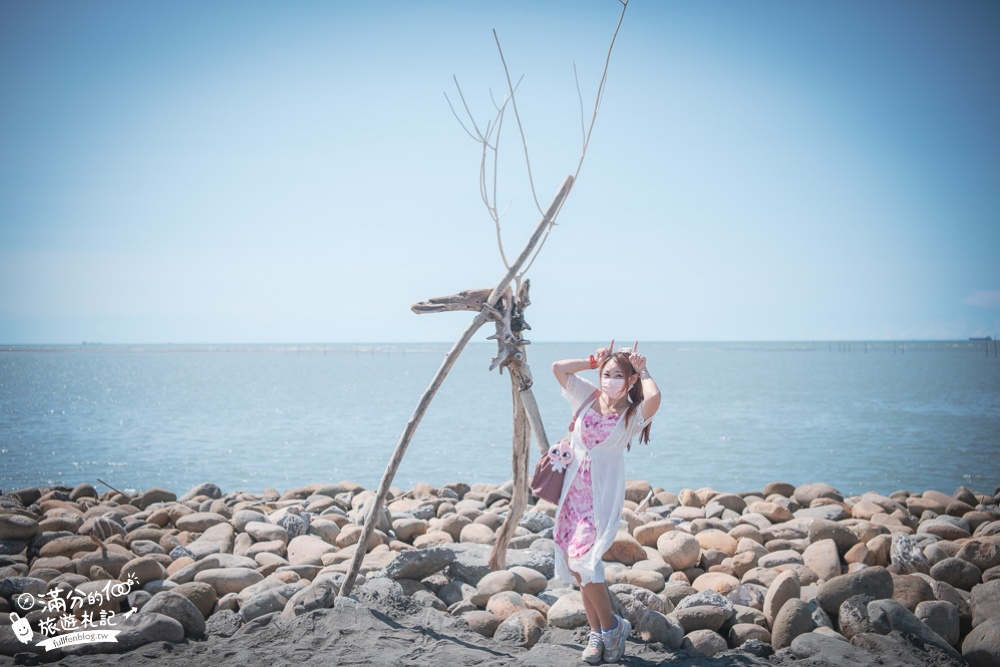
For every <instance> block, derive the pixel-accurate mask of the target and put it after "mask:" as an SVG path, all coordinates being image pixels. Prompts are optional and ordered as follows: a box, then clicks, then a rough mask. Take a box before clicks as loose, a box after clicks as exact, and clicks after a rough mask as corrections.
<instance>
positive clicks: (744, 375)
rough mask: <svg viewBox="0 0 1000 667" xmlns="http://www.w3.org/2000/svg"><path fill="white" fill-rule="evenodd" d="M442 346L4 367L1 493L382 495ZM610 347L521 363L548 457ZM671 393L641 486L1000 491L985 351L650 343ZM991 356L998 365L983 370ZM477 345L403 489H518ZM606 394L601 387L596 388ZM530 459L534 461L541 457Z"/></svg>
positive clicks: (647, 451)
mask: <svg viewBox="0 0 1000 667" xmlns="http://www.w3.org/2000/svg"><path fill="white" fill-rule="evenodd" d="M449 347H450V345H449V344H386V345H360V344H358V345H350V344H345V345H328V346H323V345H311V346H280V345H274V346H239V345H233V346H181V345H164V346H83V347H17V348H5V349H3V350H0V489H2V490H3V491H8V490H11V489H15V488H21V487H27V486H51V485H57V484H61V485H68V486H75V485H76V484H78V483H80V482H85V481H86V482H90V483H92V484H94V485H95V486H96V487H98V488H99V490H104V489H105V487H103V486H102V485H101V484H99V483H98V481H97V480H98V478H100V479H102V480H104V481H106V482H107V483H109V484H111V485H112V486H114V487H116V488H118V489H121V490H126V491H130V490H142V489H145V488H149V487H152V486H160V487H166V488H168V489H172V490H174V491H176V492H178V493H182V492H184V491H186V490H187V489H188V488H190V487H192V486H194V485H195V484H198V483H201V482H205V481H210V482H215V483H216V484H218V485H219V486H220V487H222V489H223V491H224V492H229V491H234V490H241V489H242V490H247V491H262V490H263V489H265V488H267V487H273V488H277V489H279V490H281V491H285V490H288V489H291V488H295V487H299V486H303V485H306V484H309V483H312V482H333V481H339V480H344V479H350V480H353V481H355V482H358V483H360V484H362V485H364V486H365V487H367V488H371V489H374V488H376V486H377V485H378V481H379V478H380V476H381V474H382V471H383V470H384V468H385V465H386V464H387V463H388V461H389V458H390V456H391V454H392V451H393V448H394V447H395V445H396V442H397V441H398V439H399V436H400V434H401V433H402V430H403V428H404V426H405V424H406V421H407V419H408V418H409V416H410V415H411V414H412V412H413V410H414V408H415V407H416V405H417V401H418V399H419V397H420V395H421V393H422V392H423V391H424V389H425V388H426V387H427V385H428V383H429V382H430V380H431V378H432V376H433V374H434V372H435V371H436V370H437V368H438V367H439V366H440V364H441V362H442V360H443V358H444V354H445V352H446V351H447V350H448V349H449ZM596 347H597V344H596V343H595V344H586V343H536V344H533V345H531V346H530V347H529V348H528V355H529V362H530V363H531V366H532V369H533V372H534V375H535V380H536V384H535V395H536V398H537V400H538V403H539V407H540V409H541V412H542V415H543V418H544V420H545V425H546V429H547V431H548V435H549V438H550V439H552V440H555V439H558V438H559V437H561V436H562V435H563V433H564V430H565V426H566V422H567V421H568V419H569V416H570V414H569V408H568V404H567V403H566V402H565V400H564V399H563V398H562V396H561V394H560V389H559V385H558V384H557V383H556V381H555V379H554V378H553V377H552V374H551V372H550V370H549V366H550V365H551V363H552V362H553V361H555V360H557V359H561V358H567V357H581V356H586V355H589V354H590V353H591V352H593V350H594V349H595V348H596ZM640 347H641V348H642V351H643V352H644V353H645V354H646V355H647V356H648V359H649V368H650V371H651V372H652V374H653V376H654V377H655V378H656V380H657V381H658V382H659V384H660V387H661V390H662V391H663V393H664V398H665V400H664V403H663V407H662V408H661V410H660V412H659V414H658V415H657V417H656V419H655V420H654V422H653V431H652V442H651V444H650V446H648V447H646V446H633V448H632V451H631V453H629V454H627V456H626V466H627V468H626V472H627V475H628V476H629V477H632V478H642V479H647V480H649V481H650V482H652V483H653V485H654V486H662V487H664V488H666V489H668V490H673V491H679V490H680V489H682V488H685V487H690V488H698V487H702V486H711V487H714V488H716V489H719V490H725V491H737V492H738V491H746V490H753V489H757V490H759V489H761V488H763V486H764V485H765V484H767V483H768V482H772V481H787V482H791V483H793V484H800V483H805V482H810V481H823V482H828V483H830V484H832V485H834V486H835V487H837V488H838V489H840V490H841V491H842V492H843V493H845V494H855V493H861V492H864V491H868V490H876V491H880V492H882V493H890V492H892V491H895V490H897V489H909V490H912V491H923V490H925V489H938V490H941V491H944V492H946V493H951V492H952V491H953V490H954V489H955V488H956V487H958V486H960V485H966V486H969V487H970V488H973V489H975V490H981V491H984V492H989V493H992V492H993V490H994V488H995V487H997V486H998V485H1000V360H998V358H997V357H996V356H995V355H994V351H993V347H992V343H991V344H990V346H989V347H988V348H987V347H986V345H985V344H984V343H982V342H978V343H973V342H917V343H912V342H911V343H906V344H905V345H900V344H895V343H891V342H889V343H887V342H878V343H871V342H869V343H863V342H860V343H859V342H854V343H850V344H847V343H745V344H737V343H648V344H642V345H641V346H640ZM987 349H988V350H989V356H987V354H986V352H987ZM495 350H496V348H495V346H494V345H492V344H491V343H475V344H472V345H470V346H469V347H468V348H467V349H466V350H465V352H464V353H463V354H462V356H461V357H460V359H459V361H458V363H457V364H456V366H455V368H454V369H453V371H452V373H451V374H450V375H449V376H448V378H447V379H446V380H445V383H444V385H443V386H442V388H441V390H440V391H439V392H438V394H437V396H436V398H435V399H434V401H433V403H432V404H431V407H430V410H429V411H428V412H427V414H426V416H425V418H424V420H423V422H422V423H421V424H420V427H419V428H418V430H417V433H416V437H415V438H414V439H413V441H412V442H411V444H410V447H409V450H408V451H407V454H406V457H405V458H404V460H403V463H402V465H401V466H400V468H399V472H398V473H397V475H396V479H395V482H394V484H395V486H399V487H401V488H409V487H410V486H412V485H413V484H414V483H415V482H417V481H424V482H428V483H430V484H434V485H438V484H443V483H446V482H451V481H459V480H461V481H467V482H502V481H504V480H506V479H509V478H510V476H511V472H510V470H511V454H510V439H511V398H510V381H509V379H508V377H507V376H506V375H504V376H502V377H501V376H500V375H499V374H497V373H490V372H488V370H487V367H488V366H489V363H490V359H491V356H492V355H493V353H494V352H495ZM589 375H593V374H589ZM535 452H536V450H535V447H534V445H532V457H533V458H532V461H534V459H535V458H536V457H537V454H536V453H535Z"/></svg>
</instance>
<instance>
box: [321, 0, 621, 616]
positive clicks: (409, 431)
mask: <svg viewBox="0 0 1000 667" xmlns="http://www.w3.org/2000/svg"><path fill="white" fill-rule="evenodd" d="M619 2H620V4H621V5H622V13H621V16H620V17H619V19H618V26H617V27H616V28H615V33H614V36H613V37H612V38H611V45H610V46H609V48H608V55H607V58H606V59H605V63H604V71H603V73H602V75H601V82H600V85H599V86H598V90H597V96H596V100H595V103H594V111H593V114H592V116H591V120H590V127H589V128H586V129H584V131H583V146H582V150H581V153H580V161H579V163H578V164H577V168H576V172H575V173H573V174H571V175H569V176H567V177H566V179H565V180H564V181H563V184H562V186H561V187H560V188H559V191H558V193H557V194H556V196H555V198H554V199H553V200H552V203H551V204H550V205H549V208H548V209H547V210H546V211H544V212H542V211H541V206H540V205H539V203H538V197H537V195H536V194H535V184H534V180H533V178H532V176H531V161H530V160H529V158H528V145H527V140H526V139H525V134H524V128H523V127H522V125H521V119H520V116H519V114H518V111H517V101H516V99H515V96H514V92H515V90H516V88H517V86H516V85H515V84H514V82H513V80H512V79H511V76H510V72H509V70H508V69H507V63H506V60H505V59H504V57H503V50H502V49H501V48H500V39H499V37H497V35H496V31H494V33H493V35H494V39H495V40H496V43H497V50H498V51H499V53H500V60H501V62H502V63H503V69H504V74H505V75H506V79H507V91H508V94H507V96H506V98H505V99H504V100H503V103H502V104H494V106H495V107H496V116H495V118H494V119H493V121H492V122H488V123H487V124H486V126H485V130H484V131H481V130H480V126H479V124H477V123H476V122H475V119H474V118H473V117H472V113H471V112H470V111H469V107H468V105H466V103H465V97H464V95H463V94H462V90H461V87H460V86H458V80H457V79H456V80H455V85H456V88H458V94H459V97H461V99H462V105H463V107H464V108H465V111H466V113H467V114H468V116H469V122H470V125H471V126H472V128H473V129H472V130H471V131H470V130H469V128H468V127H466V125H465V123H463V122H462V119H461V118H459V116H458V114H457V113H455V108H454V106H453V105H452V104H451V100H448V104H449V106H451V108H452V113H455V117H456V118H457V119H458V121H459V124H460V125H462V127H463V128H464V129H465V131H466V132H467V133H468V134H469V136H470V137H472V139H473V140H475V141H476V142H477V143H479V144H480V145H481V147H482V159H481V164H480V194H481V196H482V198H483V203H484V204H485V205H486V209H487V211H488V212H489V214H490V217H491V218H492V220H493V222H494V225H495V226H496V231H497V245H498V246H499V248H500V258H501V259H502V260H503V264H504V267H505V268H506V269H507V273H506V275H504V277H503V278H502V279H501V280H500V282H499V283H497V286H496V287H494V288H493V289H492V290H490V289H489V288H486V289H477V290H464V291H462V292H459V293H458V294H452V295H449V296H443V297H435V298H432V299H429V300H427V301H423V302H420V303H415V304H413V305H412V306H411V307H410V308H411V310H413V312H415V313H417V314H424V313H440V312H447V311H456V310H467V311H470V312H476V313H478V314H477V315H476V317H475V318H474V319H473V320H472V322H471V323H470V324H469V326H468V327H467V328H466V329H465V331H464V332H463V333H462V335H461V336H460V337H459V339H458V340H457V341H456V342H455V344H454V345H453V346H452V348H451V350H449V351H448V353H447V354H446V355H445V358H444V361H443V362H442V364H441V367H440V368H438V371H437V373H436V374H435V375H434V378H433V379H432V380H431V383H430V385H429V386H428V387H427V389H426V390H425V391H424V393H423V395H421V397H420V400H419V402H418V403H417V408H416V410H414V412H413V414H412V415H411V416H410V419H409V421H407V423H406V427H405V428H404V429H403V434H402V435H401V436H400V438H399V442H398V443H396V449H395V451H394V452H393V455H392V458H391V459H390V461H389V464H388V465H387V466H386V469H385V472H384V473H383V475H382V481H381V482H380V483H379V487H378V492H377V493H376V496H375V499H374V501H373V502H371V505H370V509H369V510H368V515H367V516H366V518H365V525H364V528H363V530H362V532H361V537H360V539H359V540H358V546H357V550H356V551H355V553H354V558H353V559H352V561H351V568H350V570H349V571H348V573H347V577H346V578H345V579H344V583H343V585H342V586H341V589H340V595H341V596H346V595H350V593H351V590H352V589H353V587H354V581H355V579H356V578H357V576H358V572H359V571H360V569H361V564H362V562H363V561H364V557H365V554H366V553H367V545H368V543H369V541H370V540H371V536H372V533H373V532H374V530H375V523H376V520H377V517H379V516H380V514H381V512H382V508H383V507H384V506H385V500H386V497H387V496H388V493H389V485H390V484H391V483H392V480H393V477H395V475H396V470H397V469H398V468H399V464H400V463H401V462H402V459H403V455H404V454H405V453H406V448H407V447H408V446H409V444H410V440H411V439H412V437H413V434H414V432H415V431H416V429H417V426H418V425H419V424H420V420H421V419H422V418H423V416H424V413H425V412H426V411H427V407H428V406H429V405H430V402H431V400H432V399H433V398H434V395H435V394H436V393H437V390H438V388H439V387H440V386H441V383H442V382H443V381H444V378H445V376H447V375H448V372H449V371H450V370H451V368H452V366H454V364H455V361H456V359H457V358H458V355H459V354H461V352H462V350H463V349H465V346H466V345H467V344H468V343H469V341H470V340H471V339H472V336H473V335H475V333H476V331H478V330H479V328H480V327H481V326H483V325H484V324H486V323H487V322H489V321H491V320H492V321H493V322H494V324H495V325H496V333H495V334H494V335H493V336H490V338H491V339H493V340H496V342H497V356H496V357H494V359H493V361H492V363H491V364H490V370H496V369H500V372H501V373H503V369H504V368H506V369H507V373H508V375H509V376H510V381H511V395H512V398H513V401H512V402H513V421H514V429H513V480H514V492H513V494H512V495H511V502H510V506H509V508H508V512H507V518H506V519H505V520H504V523H503V526H501V528H500V531H499V533H498V535H497V539H496V541H495V542H494V545H493V552H492V553H491V554H490V569H492V570H497V569H499V568H502V567H504V565H505V563H506V555H507V545H508V544H509V542H510V539H511V537H513V534H514V531H515V530H516V529H517V525H518V523H519V522H520V520H521V516H522V515H523V514H524V510H525V507H526V506H527V503H528V454H529V449H530V444H531V433H534V434H535V441H536V442H537V444H538V449H539V451H540V453H541V454H542V455H544V454H545V452H546V451H547V450H548V447H549V443H548V438H547V437H546V435H545V429H544V427H543V425H542V419H541V414H540V413H539V411H538V404H537V402H536V401H535V395H534V393H532V390H531V386H532V382H533V380H532V377H531V369H530V368H529V367H528V363H527V355H526V353H525V349H524V348H525V345H528V344H529V342H530V341H528V340H525V339H524V336H523V333H524V331H526V330H529V329H530V328H531V327H529V326H528V324H527V322H526V321H525V320H524V311H525V309H526V308H527V307H528V305H529V304H530V303H531V302H530V299H529V297H528V290H529V286H530V283H529V282H528V281H527V280H524V281H523V283H522V278H523V277H524V274H525V273H526V272H527V270H528V269H529V268H530V267H531V265H532V264H533V263H534V260H535V259H536V258H537V257H538V253H539V251H540V250H541V247H542V246H543V245H544V244H545V240H546V239H547V238H548V234H549V232H550V231H551V230H552V227H553V226H554V225H555V220H556V216H557V215H558V214H559V210H560V209H561V208H562V205H563V202H564V201H565V200H566V197H567V196H568V195H569V191H570V189H571V188H572V187H573V184H574V183H575V182H576V180H577V177H578V176H579V174H580V168H581V167H582V166H583V160H584V157H585V156H586V154H587V147H588V145H589V143H590V137H591V133H592V132H593V129H594V122H595V121H596V119H597V112H598V109H599V108H600V104H601V98H602V97H603V94H604V84H605V82H606V80H607V73H608V62H609V61H610V59H611V51H612V49H613V48H614V43H615V40H616V39H617V37H618V30H619V29H620V28H621V24H622V20H623V19H624V16H625V10H626V9H627V8H628V0H619ZM574 69H575V68H574ZM577 93H578V94H579V83H577ZM445 98H446V99H447V94H446V95H445ZM508 105H509V108H511V109H512V110H513V111H514V117H515V120H516V124H517V129H518V131H519V132H520V135H521V143H522V146H523V148H524V159H525V164H526V167H527V170H528V182H529V185H530V186H531V193H532V198H533V199H534V201H535V205H536V206H538V210H539V212H541V213H542V220H541V222H539V223H538V226H537V227H536V228H535V231H534V233H533V234H532V235H531V238H530V239H529V240H528V242H527V244H525V246H524V249H523V250H522V251H521V254H520V255H518V257H517V259H516V260H515V261H514V262H513V263H512V264H511V263H508V261H507V255H506V253H505V252H504V248H503V242H502V240H501V238H500V217H501V214H500V211H499V209H498V207H497V160H498V156H499V142H500V129H501V127H502V126H503V119H504V114H505V112H506V111H507V109H508ZM580 113H581V122H582V120H583V104H582V97H581V105H580ZM490 163H492V170H491V169H490ZM491 185H492V187H491ZM491 191H492V192H491ZM512 282H513V283H514V287H513V288H512V287H511V283H512ZM515 289H516V290H517V294H516V295H515V294H514V290H515Z"/></svg>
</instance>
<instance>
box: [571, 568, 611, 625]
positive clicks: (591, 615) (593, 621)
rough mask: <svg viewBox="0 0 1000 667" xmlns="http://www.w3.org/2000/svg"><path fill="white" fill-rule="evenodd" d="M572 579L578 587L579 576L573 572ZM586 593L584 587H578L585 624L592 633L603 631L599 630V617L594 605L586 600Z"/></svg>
mask: <svg viewBox="0 0 1000 667" xmlns="http://www.w3.org/2000/svg"><path fill="white" fill-rule="evenodd" d="M573 578H574V579H576V583H577V585H578V586H579V585H580V575H578V574H577V573H576V572H573ZM586 591H587V587H586V586H580V597H582V598H583V610H584V611H585V612H587V623H589V624H590V629H591V630H592V631H594V632H600V631H601V630H602V629H603V628H601V617H600V616H598V614H597V610H596V609H595V608H594V605H593V604H591V603H590V600H588V597H587V592H586ZM609 627H610V626H609Z"/></svg>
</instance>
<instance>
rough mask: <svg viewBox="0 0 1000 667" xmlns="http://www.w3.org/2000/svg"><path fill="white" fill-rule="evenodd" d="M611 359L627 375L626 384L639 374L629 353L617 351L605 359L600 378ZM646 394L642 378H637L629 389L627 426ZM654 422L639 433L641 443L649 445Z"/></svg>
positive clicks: (598, 375) (598, 374) (626, 414)
mask: <svg viewBox="0 0 1000 667" xmlns="http://www.w3.org/2000/svg"><path fill="white" fill-rule="evenodd" d="M609 361H614V362H615V363H616V364H618V368H620V369H621V371H622V374H624V375H625V384H626V385H628V383H629V382H631V381H632V378H633V377H635V376H636V375H637V373H636V372H635V366H633V365H632V362H631V361H629V360H628V355H627V354H625V353H624V352H615V353H614V354H612V355H611V356H610V357H608V358H607V359H605V360H604V363H602V364H601V367H600V368H599V369H598V370H597V377H598V378H600V377H601V375H602V374H603V373H604V367H605V366H606V365H607V364H608V362H609ZM644 398H645V396H644V395H643V393H642V380H639V379H636V381H635V382H634V383H633V384H632V386H631V387H630V388H629V390H628V399H629V406H628V410H626V411H625V426H626V427H627V426H628V422H629V420H630V419H631V418H632V414H633V413H634V412H635V411H636V408H638V407H639V403H641V402H642V401H643V399H644ZM651 426H652V424H646V428H644V429H642V433H640V434H639V444H640V445H648V444H649V429H650V427H651Z"/></svg>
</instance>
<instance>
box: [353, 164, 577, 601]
mask: <svg viewBox="0 0 1000 667" xmlns="http://www.w3.org/2000/svg"><path fill="white" fill-rule="evenodd" d="M572 187H573V177H572V176H567V177H566V179H565V180H564V181H563V183H562V186H561V187H560V188H559V191H558V192H557V193H556V196H555V198H554V199H553V200H552V203H551V204H549V208H548V209H547V210H546V212H545V215H544V216H543V217H542V220H541V221H540V222H539V223H538V225H537V226H536V227H535V231H534V233H533V234H532V235H531V238H530V239H528V242H527V244H525V246H524V249H523V250H522V251H521V254H520V255H518V257H517V259H516V260H515V261H514V263H513V264H511V266H510V268H509V269H508V270H507V274H506V275H505V276H504V277H503V278H502V279H501V280H500V282H499V283H497V286H496V287H495V288H494V289H493V291H492V292H491V293H490V295H489V296H488V297H487V299H486V301H485V302H484V303H483V305H482V309H481V310H480V312H479V314H478V315H476V317H475V318H474V319H473V320H472V323H471V324H469V326H468V327H467V328H466V329H465V331H464V332H463V333H462V335H461V337H460V338H459V339H458V340H457V341H456V342H455V344H454V345H453V346H452V348H451V350H450V351H449V352H448V354H447V355H445V358H444V362H443V363H442V364H441V367H440V368H438V371H437V373H435V375H434V378H433V379H432V380H431V383H430V385H429V386H428V387H427V389H426V390H424V393H423V394H422V395H421V397H420V401H419V402H418V403H417V407H416V409H415V410H414V411H413V414H412V415H411V416H410V419H409V421H407V423H406V428H404V429H403V434H402V435H401V436H400V438H399V442H397V443H396V449H395V451H394V452H393V454H392V458H391V459H390V460H389V464H388V465H387V466H386V468H385V472H384V473H383V474H382V481H381V482H380V483H379V486H378V492H377V493H376V495H375V500H374V502H372V504H371V508H370V509H369V510H368V516H367V517H366V518H365V525H364V528H363V529H362V531H361V537H360V539H359V540H358V547H357V551H356V552H355V553H354V558H353V559H352V560H351V568H350V570H348V572H347V576H346V577H345V579H344V583H343V585H342V586H341V587H340V596H347V595H350V594H351V590H352V589H353V588H354V581H355V579H357V576H358V572H359V571H360V570H361V563H362V561H363V560H364V557H365V554H366V553H367V545H368V542H369V541H370V540H371V536H372V533H374V532H375V523H376V518H377V517H378V515H379V513H380V512H381V511H382V508H383V507H384V506H385V500H386V498H387V497H388V495H389V486H390V485H391V484H392V480H393V477H395V475H396V471H397V470H398V468H399V464H400V463H401V462H402V460H403V455H404V454H405V453H406V448H407V447H408V446H409V444H410V440H411V439H412V438H413V434H414V433H415V432H416V430H417V426H418V425H419V424H420V420H421V419H423V416H424V413H425V412H426V411H427V407H428V406H429V405H430V402H431V400H432V399H433V398H434V395H435V394H436V393H437V390H438V388H440V386H441V383H442V382H444V379H445V377H446V376H447V375H448V372H449V371H450V370H451V368H452V366H454V365H455V360H456V359H457V358H458V355H459V354H461V352H462V350H463V349H465V346H466V345H467V344H468V343H469V341H470V340H472V336H473V335H474V334H475V333H476V331H478V330H479V328H480V327H481V326H482V325H483V324H485V323H486V322H487V321H489V320H490V319H496V316H497V311H496V309H495V306H496V305H497V303H498V301H499V300H500V297H501V296H502V295H503V294H504V293H505V292H507V290H508V288H509V286H510V283H511V282H512V281H513V280H514V277H515V276H516V275H517V273H518V271H520V270H521V267H522V266H524V263H525V262H526V261H527V260H528V258H529V257H531V253H532V251H533V250H534V249H535V246H536V245H537V244H538V242H539V241H540V240H541V238H542V234H544V232H545V230H546V229H548V227H549V226H550V225H551V224H552V223H553V221H554V220H555V218H556V215H557V214H558V212H559V209H560V208H562V204H563V201H565V199H566V197H567V196H568V195H569V191H570V189H571V188H572ZM522 350H523V348H522ZM522 358H523V353H522ZM512 377H513V376H512ZM517 393H518V392H517V391H515V394H517ZM531 402H532V403H534V400H533V397H532V399H531ZM522 405H523V403H522ZM515 410H516V408H515ZM522 412H523V408H522ZM535 412H536V414H537V406H536V407H535ZM515 414H516V413H515ZM537 423H538V424H539V425H540V424H541V419H540V418H537ZM526 459H527V456H525V460H526ZM516 481H517V480H515V493H516V492H517V484H516ZM522 486H524V489H525V493H527V477H526V476H525V479H524V480H523V483H522ZM512 505H513V503H512ZM512 510H513V507H512ZM521 511H522V512H523V511H524V510H523V507H522V510H521ZM510 516H511V515H510V514H508V521H509V520H510ZM519 519H520V517H518V520H519ZM515 525H516V521H515ZM511 532H513V531H511ZM508 539H509V538H508ZM498 542H499V540H498ZM502 546H503V551H504V552H506V543H503V545H502ZM494 550H495V549H494Z"/></svg>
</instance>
